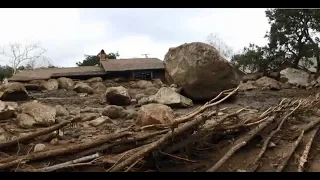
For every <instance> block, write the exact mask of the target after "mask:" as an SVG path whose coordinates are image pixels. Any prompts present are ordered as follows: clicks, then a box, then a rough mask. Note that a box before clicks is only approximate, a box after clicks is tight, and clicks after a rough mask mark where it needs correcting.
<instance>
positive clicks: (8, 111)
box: [0, 101, 18, 120]
mask: <svg viewBox="0 0 320 180" xmlns="http://www.w3.org/2000/svg"><path fill="white" fill-rule="evenodd" d="M17 108H18V104H17V103H16V102H4V101H0V120H5V119H10V118H12V117H14V115H15V112H16V110H17Z"/></svg>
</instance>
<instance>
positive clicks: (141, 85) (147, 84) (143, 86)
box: [131, 80, 154, 89]
mask: <svg viewBox="0 0 320 180" xmlns="http://www.w3.org/2000/svg"><path fill="white" fill-rule="evenodd" d="M131 87H133V88H140V89H147V88H150V87H154V85H153V83H152V82H151V81H146V80H139V81H135V82H132V84H131Z"/></svg>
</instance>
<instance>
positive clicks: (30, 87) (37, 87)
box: [24, 83, 42, 91]
mask: <svg viewBox="0 0 320 180" xmlns="http://www.w3.org/2000/svg"><path fill="white" fill-rule="evenodd" d="M24 87H25V88H26V90H27V91H41V90H42V87H41V85H38V84H29V83H27V84H24Z"/></svg>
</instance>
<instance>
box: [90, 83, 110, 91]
mask: <svg viewBox="0 0 320 180" xmlns="http://www.w3.org/2000/svg"><path fill="white" fill-rule="evenodd" d="M91 87H92V89H93V92H95V93H97V94H103V93H105V92H106V90H107V87H106V86H105V85H104V84H103V83H102V82H95V83H92V84H91Z"/></svg>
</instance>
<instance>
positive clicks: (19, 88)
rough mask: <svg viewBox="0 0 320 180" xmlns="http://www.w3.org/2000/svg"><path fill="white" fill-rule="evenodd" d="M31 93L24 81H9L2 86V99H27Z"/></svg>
mask: <svg viewBox="0 0 320 180" xmlns="http://www.w3.org/2000/svg"><path fill="white" fill-rule="evenodd" d="M28 99H29V94H28V92H27V90H26V88H25V87H24V85H23V84H22V83H18V82H15V83H9V84H6V85H2V86H0V100H2V101H26V100H28Z"/></svg>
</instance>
